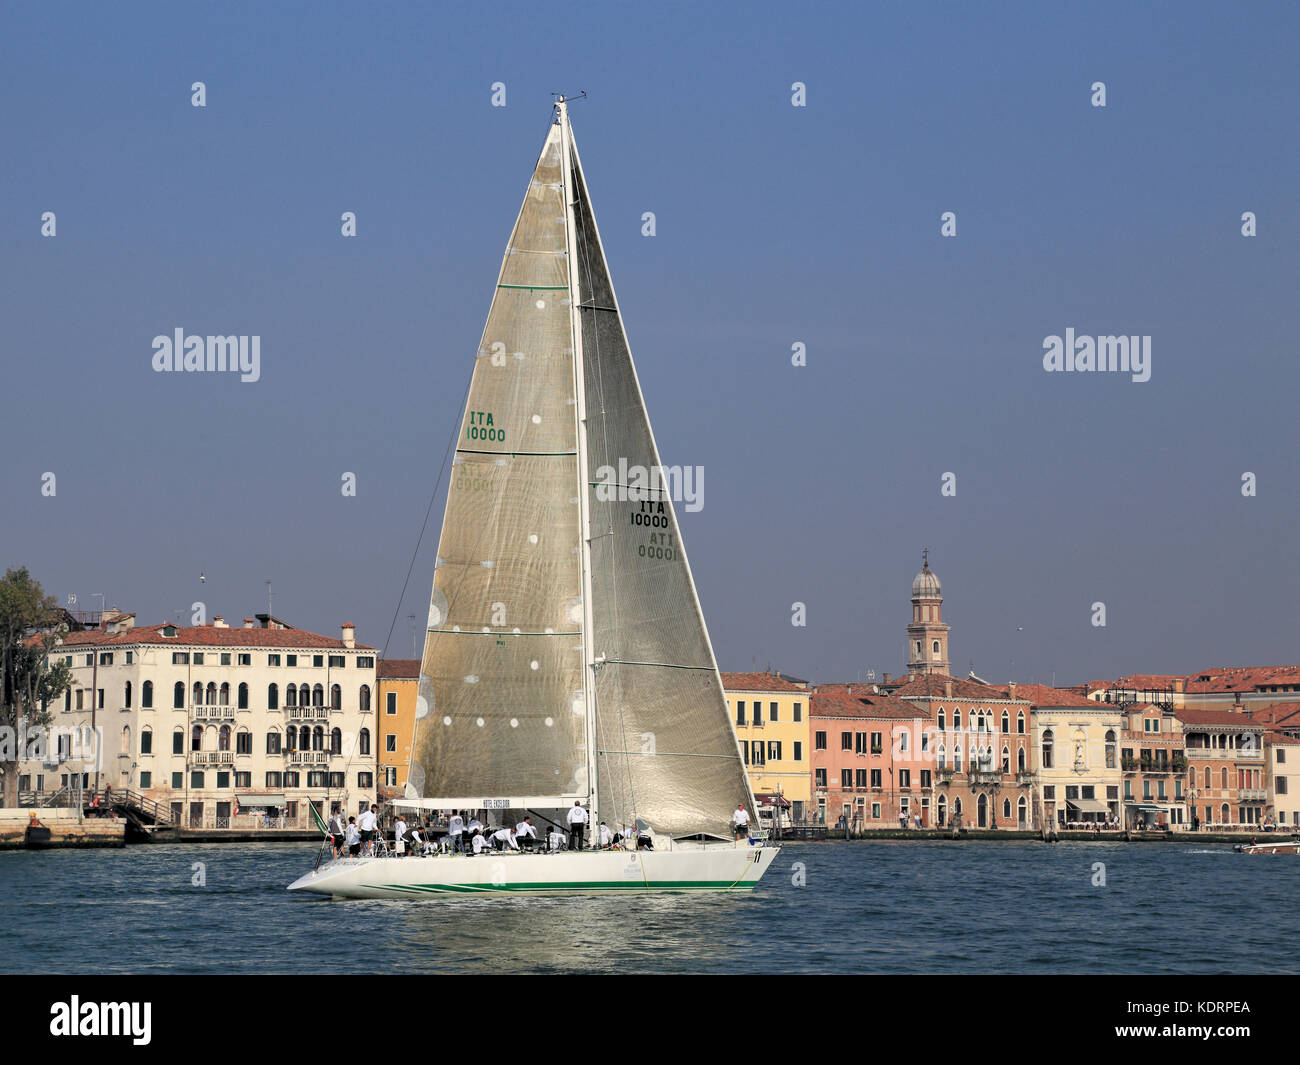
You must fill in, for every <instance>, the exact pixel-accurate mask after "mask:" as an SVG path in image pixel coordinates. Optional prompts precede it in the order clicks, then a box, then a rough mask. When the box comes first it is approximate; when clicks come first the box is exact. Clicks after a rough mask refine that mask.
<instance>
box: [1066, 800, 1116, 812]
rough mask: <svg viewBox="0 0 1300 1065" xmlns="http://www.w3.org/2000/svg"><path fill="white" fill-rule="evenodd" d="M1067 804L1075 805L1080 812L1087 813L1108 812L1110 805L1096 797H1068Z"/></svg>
mask: <svg viewBox="0 0 1300 1065" xmlns="http://www.w3.org/2000/svg"><path fill="white" fill-rule="evenodd" d="M1065 805H1066V806H1073V807H1074V808H1075V809H1076V810H1078V811H1079V812H1080V813H1085V814H1108V813H1110V807H1109V806H1107V805H1106V804H1105V803H1104V802H1098V801H1097V800H1096V799H1066V800H1065Z"/></svg>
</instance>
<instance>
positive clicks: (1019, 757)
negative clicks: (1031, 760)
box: [1016, 747, 1025, 773]
mask: <svg viewBox="0 0 1300 1065" xmlns="http://www.w3.org/2000/svg"><path fill="white" fill-rule="evenodd" d="M1016 769H1017V771H1019V772H1021V773H1023V772H1024V771H1025V749H1024V748H1023V747H1021V748H1020V749H1019V750H1018V751H1016Z"/></svg>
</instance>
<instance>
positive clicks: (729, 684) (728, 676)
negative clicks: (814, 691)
mask: <svg viewBox="0 0 1300 1065" xmlns="http://www.w3.org/2000/svg"><path fill="white" fill-rule="evenodd" d="M722 686H723V688H725V689H726V690H727V691H729V692H801V691H807V690H808V689H807V687H806V685H803V684H795V683H794V682H793V681H790V680H787V679H786V678H785V677H783V676H782V675H781V674H780V673H723V674H722Z"/></svg>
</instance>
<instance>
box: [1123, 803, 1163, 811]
mask: <svg viewBox="0 0 1300 1065" xmlns="http://www.w3.org/2000/svg"><path fill="white" fill-rule="evenodd" d="M1124 805H1125V806H1127V807H1128V808H1129V809H1130V810H1137V811H1138V812H1139V813H1144V814H1162V813H1164V812H1165V808H1164V807H1163V806H1152V805H1151V804H1150V803H1145V802H1126V803H1125V804H1124Z"/></svg>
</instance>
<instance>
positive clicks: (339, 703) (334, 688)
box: [330, 684, 343, 710]
mask: <svg viewBox="0 0 1300 1065" xmlns="http://www.w3.org/2000/svg"><path fill="white" fill-rule="evenodd" d="M330 709H331V710H342V709H343V689H342V688H340V687H339V686H338V685H337V684H331V685H330Z"/></svg>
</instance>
